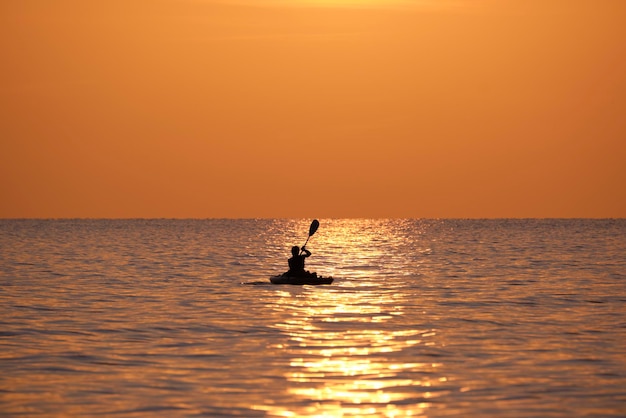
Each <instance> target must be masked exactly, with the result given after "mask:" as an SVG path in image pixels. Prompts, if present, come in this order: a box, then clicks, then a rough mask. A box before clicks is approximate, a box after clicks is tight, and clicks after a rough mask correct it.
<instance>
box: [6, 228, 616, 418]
mask: <svg viewBox="0 0 626 418" xmlns="http://www.w3.org/2000/svg"><path fill="white" fill-rule="evenodd" d="M309 225H310V220H305V219H276V220H274V219H259V220H141V219H137V220H0V254H1V258H0V375H1V376H2V377H1V378H0V393H1V394H2V395H0V411H1V413H0V415H6V416H50V417H57V416H58V417H60V416H76V417H79V416H80V417H86V416H118V417H191V416H224V417H231V416H232V417H234V416H245V417H285V416H298V417H319V416H325V417H360V416H372V417H406V416H429V417H459V418H461V417H478V416H488V417H496V418H497V417H507V418H509V417H514V418H517V417H519V418H528V417H587V416H603V417H623V416H624V411H625V405H626V348H625V346H624V341H626V328H625V327H624V324H626V277H625V273H624V272H626V257H625V254H626V221H624V220H514V219H510V220H506V219H503V220H385V219H381V220H368V219H353V220H350V219H320V228H319V230H318V231H317V232H316V233H315V235H314V236H313V237H311V239H310V240H309V243H308V245H307V248H308V249H309V250H310V251H311V252H312V256H311V257H310V258H308V259H307V265H306V268H307V269H309V270H311V271H316V272H318V273H319V274H322V275H332V276H334V277H335V281H334V282H333V284H332V285H325V286H288V285H272V284H270V283H269V280H268V279H269V277H270V276H272V275H274V274H277V273H281V272H283V271H286V269H287V258H288V257H289V256H290V248H291V246H292V245H302V244H303V243H304V241H305V240H306V237H307V232H308V229H309Z"/></svg>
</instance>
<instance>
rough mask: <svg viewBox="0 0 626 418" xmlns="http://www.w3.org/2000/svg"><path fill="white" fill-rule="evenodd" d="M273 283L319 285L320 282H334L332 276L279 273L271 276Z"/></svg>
mask: <svg viewBox="0 0 626 418" xmlns="http://www.w3.org/2000/svg"><path fill="white" fill-rule="evenodd" d="M270 282H272V284H296V285H304V284H308V285H318V284H331V283H332V282H333V278H332V277H316V276H311V277H292V276H285V275H284V274H279V275H278V276H273V277H270Z"/></svg>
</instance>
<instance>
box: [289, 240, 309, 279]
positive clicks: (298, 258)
mask: <svg viewBox="0 0 626 418" xmlns="http://www.w3.org/2000/svg"><path fill="white" fill-rule="evenodd" d="M302 251H303V252H304V254H300V248H299V247H298V246H297V245H294V246H293V247H291V255H292V257H291V258H290V259H289V260H288V262H289V271H288V272H287V276H293V277H308V276H311V275H312V274H311V273H309V272H308V271H306V270H304V259H305V258H307V257H310V256H311V251H309V250H307V249H306V247H302Z"/></svg>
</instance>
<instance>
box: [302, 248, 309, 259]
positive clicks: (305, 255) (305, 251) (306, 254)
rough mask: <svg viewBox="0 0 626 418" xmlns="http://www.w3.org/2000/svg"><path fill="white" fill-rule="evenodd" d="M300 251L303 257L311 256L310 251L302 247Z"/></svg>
mask: <svg viewBox="0 0 626 418" xmlns="http://www.w3.org/2000/svg"><path fill="white" fill-rule="evenodd" d="M302 251H304V257H308V256H310V255H311V251H309V250H307V249H306V247H302Z"/></svg>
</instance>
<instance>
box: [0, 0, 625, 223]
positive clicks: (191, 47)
mask: <svg viewBox="0 0 626 418" xmlns="http://www.w3.org/2000/svg"><path fill="white" fill-rule="evenodd" d="M625 22H626V1H624V0H413V1H409V0H405V1H399V0H398V1H394V0H339V1H332V0H317V1H316V0H281V1H279V0H275V1H274V0H249V1H245V0H241V1H237V0H232V1H229V0H223V1H218V0H89V1H85V0H3V1H2V3H1V5H0V53H1V62H2V64H1V65H0V91H1V95H0V218H16V217H42V218H48V217H53V218H57V217H80V218H128V217H147V218H151V217H167V218H169V217H174V218H212V217H220V218H241V217H270V218H274V217H307V218H312V217H319V218H324V217H413V218H424V217H437V218H442V217H460V218H466V217H471V218H475V217H487V218H489V217H626V24H625Z"/></svg>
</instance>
